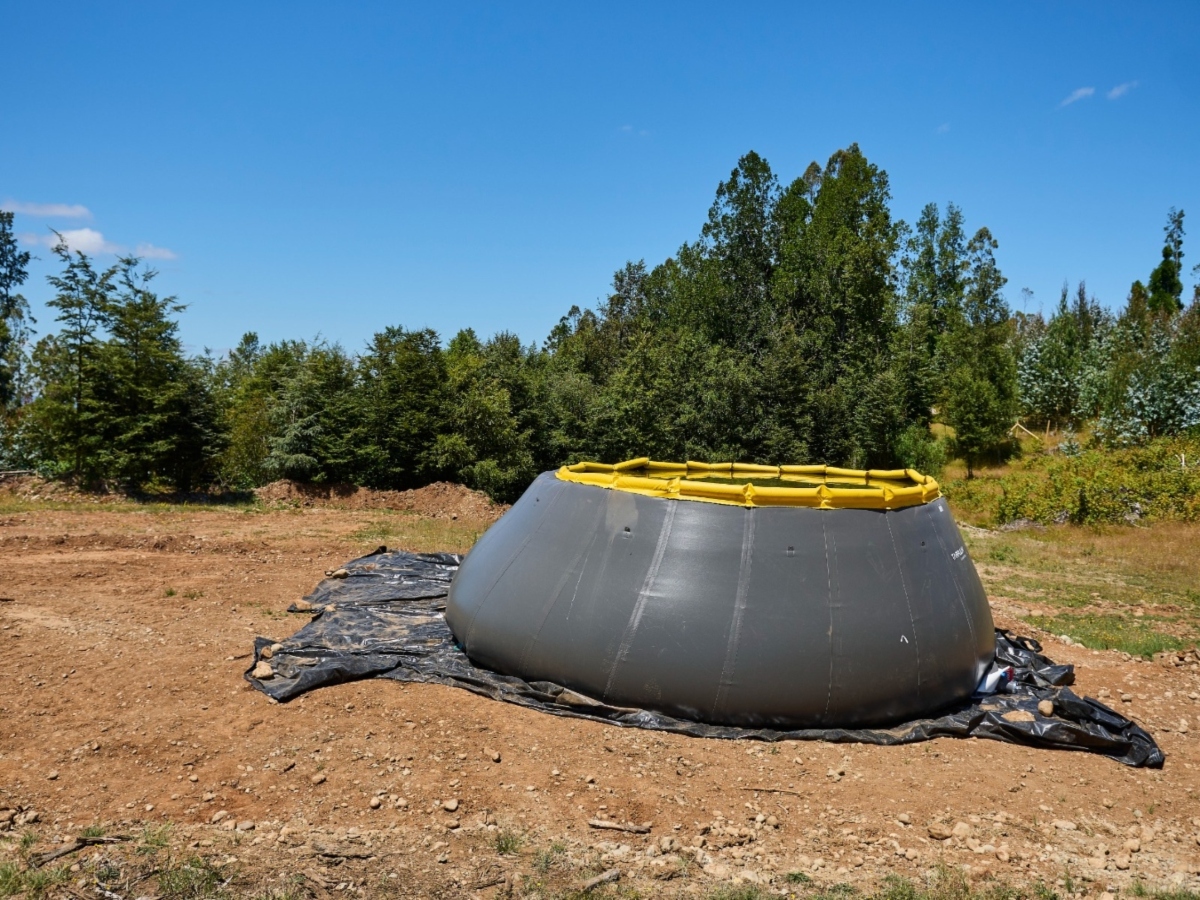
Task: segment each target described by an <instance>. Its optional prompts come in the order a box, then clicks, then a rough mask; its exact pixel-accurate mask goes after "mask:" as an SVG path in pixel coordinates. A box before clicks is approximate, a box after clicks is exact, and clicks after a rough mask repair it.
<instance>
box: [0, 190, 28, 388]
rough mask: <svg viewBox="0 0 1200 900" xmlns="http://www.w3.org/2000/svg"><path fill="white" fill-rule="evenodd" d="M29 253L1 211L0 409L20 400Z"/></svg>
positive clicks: (9, 214) (26, 320)
mask: <svg viewBox="0 0 1200 900" xmlns="http://www.w3.org/2000/svg"><path fill="white" fill-rule="evenodd" d="M30 259H32V256H31V255H30V254H29V252H28V251H24V250H21V249H20V248H19V247H18V245H17V239H16V237H15V236H14V234H13V214H12V213H11V212H5V211H4V210H0V409H3V410H5V411H8V410H11V409H12V407H13V406H14V404H15V403H18V402H21V401H22V400H24V399H25V398H23V397H21V396H20V394H21V387H22V381H23V379H22V373H23V368H24V360H25V352H26V349H25V348H26V344H27V343H28V340H29V324H28V323H31V322H32V321H33V318H32V317H31V316H30V314H29V302H28V301H27V300H26V299H25V298H24V297H23V296H22V295H21V294H20V293H19V292H18V290H17V289H18V288H19V287H20V286H21V285H22V284H24V283H25V279H26V278H28V277H29V260H30Z"/></svg>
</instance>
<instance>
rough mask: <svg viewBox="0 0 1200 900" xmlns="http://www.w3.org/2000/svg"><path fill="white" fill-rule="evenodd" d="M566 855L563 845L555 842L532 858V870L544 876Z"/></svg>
mask: <svg viewBox="0 0 1200 900" xmlns="http://www.w3.org/2000/svg"><path fill="white" fill-rule="evenodd" d="M566 853H567V848H566V846H565V845H564V844H561V843H559V842H558V841H555V842H554V843H553V844H551V845H550V846H549V847H547V848H546V849H545V850H539V851H538V852H537V853H535V854H534V857H533V868H534V870H535V871H537V872H540V873H541V874H542V875H545V874H546V873H547V872H549V871H550V870H551V869H552V868H554V867H555V865H557V864H558V863H559V862H561V861H562V859H563V857H564V856H565V855H566Z"/></svg>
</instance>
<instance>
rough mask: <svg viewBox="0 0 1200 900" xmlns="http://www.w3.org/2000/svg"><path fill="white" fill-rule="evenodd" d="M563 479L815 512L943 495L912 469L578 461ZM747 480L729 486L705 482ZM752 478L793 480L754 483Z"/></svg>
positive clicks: (561, 473) (893, 505)
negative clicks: (792, 485) (802, 508)
mask: <svg viewBox="0 0 1200 900" xmlns="http://www.w3.org/2000/svg"><path fill="white" fill-rule="evenodd" d="M557 475H558V477H559V478H560V479H561V480H563V481H571V482H575V483H576V484H590V485H593V486H595V487H602V488H609V489H611V490H617V491H627V492H629V493H631V494H644V495H646V496H648V497H662V498H664V499H667V500H699V501H701V502H704V503H722V504H725V505H726V506H805V507H810V508H813V509H900V508H902V507H905V506H919V505H920V504H922V503H929V502H930V501H931V500H936V499H937V498H938V497H940V496H941V495H942V492H941V489H940V488H939V487H938V483H937V482H936V481H934V480H933V479H932V478H930V477H929V476H928V475H922V474H921V473H920V472H918V471H916V470H915V469H867V470H865V471H864V470H862V469H839V468H837V467H835V466H759V465H754V464H753V463H702V462H691V461H689V462H686V463H672V462H654V461H651V460H650V458H649V457H645V456H643V457H639V458H638V459H630V460H627V461H625V462H623V463H617V464H616V465H608V464H606V463H595V462H581V463H576V464H575V465H573V466H563V467H562V468H561V469H559V470H558V472H557ZM712 478H717V479H722V480H725V479H728V480H734V479H737V480H741V479H750V480H746V481H745V483H743V484H728V483H721V482H720V481H705V480H704V479H712ZM754 480H765V481H785V482H792V481H794V482H796V483H797V486H796V487H791V486H790V485H783V486H778V485H764V484H755V483H754Z"/></svg>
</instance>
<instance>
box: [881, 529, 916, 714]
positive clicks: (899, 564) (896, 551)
mask: <svg viewBox="0 0 1200 900" xmlns="http://www.w3.org/2000/svg"><path fill="white" fill-rule="evenodd" d="M883 521H885V522H886V523H887V527H888V537H889V538H891V539H892V553H893V554H894V555H895V557H896V571H897V572H898V573H899V575H900V590H902V591H904V605H905V606H907V607H908V622H909V624H910V625H911V626H912V633H913V650H914V651H915V652H916V654H917V699H918V700H919V699H920V697H921V639H920V637H918V636H917V622H916V619H914V618H913V611H912V600H911V599H910V598H909V596H908V584H907V583H906V579H905V577H904V564H903V563H902V562H900V548H899V547H897V546H896V534H895V532H893V531H892V520H891V519H890V518H888V514H887V513H886V512H885V513H884V514H883Z"/></svg>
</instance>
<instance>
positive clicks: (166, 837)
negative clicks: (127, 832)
mask: <svg viewBox="0 0 1200 900" xmlns="http://www.w3.org/2000/svg"><path fill="white" fill-rule="evenodd" d="M170 842H171V826H170V825H169V824H167V825H158V826H155V825H147V826H146V827H145V828H143V829H142V835H141V839H140V840H139V841H138V847H137V852H138V853H141V854H142V855H143V856H151V855H153V854H155V853H157V852H158V851H159V850H162V849H164V848H165V847H166V846H167V845H168V844H170Z"/></svg>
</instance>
